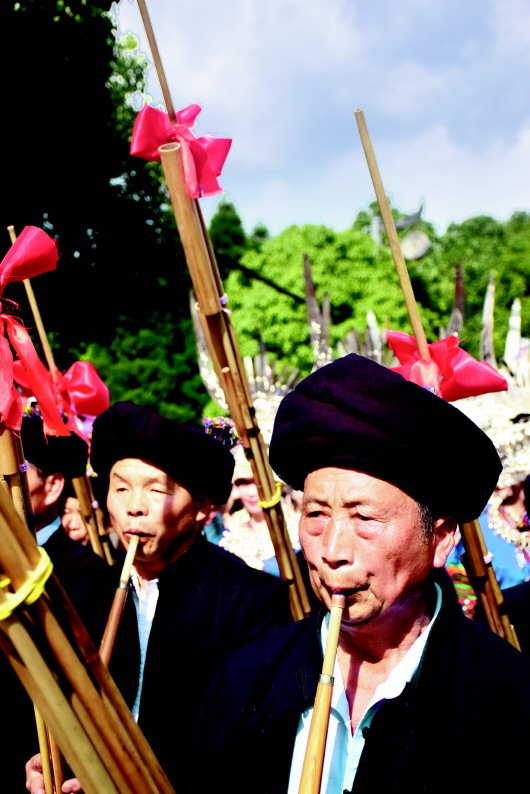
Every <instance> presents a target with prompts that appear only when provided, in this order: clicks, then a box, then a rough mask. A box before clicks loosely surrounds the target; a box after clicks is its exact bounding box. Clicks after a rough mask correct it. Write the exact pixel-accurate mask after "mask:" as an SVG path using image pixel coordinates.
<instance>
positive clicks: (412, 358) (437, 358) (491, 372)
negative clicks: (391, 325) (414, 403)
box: [387, 331, 508, 402]
mask: <svg viewBox="0 0 530 794" xmlns="http://www.w3.org/2000/svg"><path fill="white" fill-rule="evenodd" d="M387 340H388V346H389V347H390V349H391V350H392V351H393V352H394V353H395V354H396V356H397V357H398V359H399V362H400V364H401V366H399V367H391V369H393V370H394V372H399V373H400V374H401V375H403V377H404V378H406V379H407V380H411V381H413V382H414V383H418V384H419V385H420V386H423V385H427V384H425V383H423V382H421V378H422V370H421V367H422V366H425V365H427V366H428V365H429V362H425V361H422V360H421V357H420V354H419V351H418V345H417V342H416V339H415V338H414V337H413V336H411V335H410V334H405V333H403V332H402V331H387ZM429 350H430V353H431V357H432V362H431V363H433V362H434V364H435V365H436V366H437V368H438V371H439V373H440V374H439V387H440V395H441V397H443V399H444V400H447V401H448V402H454V400H461V399H463V398H464V397H475V396H477V395H478V394H488V393H489V392H497V391H506V389H507V388H508V383H507V381H506V379H505V378H503V377H502V375H501V374H500V373H499V372H497V370H496V369H495V367H492V366H491V364H488V363H487V362H485V361H477V360H476V359H475V358H473V356H470V355H469V353H466V352H465V350H462V349H461V348H460V347H458V340H457V338H456V336H447V337H446V338H445V339H440V340H439V341H438V342H433V343H432V344H430V345H429ZM427 387H428V385H427Z"/></svg>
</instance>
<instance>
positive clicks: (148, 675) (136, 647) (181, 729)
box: [85, 536, 292, 793]
mask: <svg viewBox="0 0 530 794" xmlns="http://www.w3.org/2000/svg"><path fill="white" fill-rule="evenodd" d="M120 568H121V565H120V564H119V563H118V565H116V566H114V569H109V571H108V572H107V575H106V576H105V577H100V580H99V583H98V588H97V592H95V593H94V592H92V599H91V603H92V614H91V615H90V616H89V617H86V618H85V622H86V623H87V627H88V628H89V630H90V632H91V634H92V636H93V638H94V639H95V640H96V641H97V642H99V639H100V637H101V636H102V632H103V629H104V626H105V622H106V618H107V615H108V611H109V608H110V602H111V599H112V597H113V593H114V590H115V588H116V586H117V583H118V579H119V573H120V570H119V569H120ZM109 584H111V585H112V587H110V588H109ZM158 586H159V597H158V603H157V607H156V612H155V617H154V620H153V624H152V628H151V633H150V635H149V643H148V647H147V656H146V661H145V669H144V680H143V689H142V699H141V702H140V716H139V725H140V727H141V728H142V730H143V732H144V734H145V736H146V738H147V740H148V741H149V743H150V744H151V746H152V748H153V750H154V752H155V755H156V756H157V758H158V760H159V762H160V763H161V765H162V767H163V769H164V770H165V772H166V774H167V775H168V776H169V778H170V779H171V781H172V782H173V785H174V786H175V788H176V789H177V791H179V792H183V793H184V792H186V791H188V789H187V788H186V785H187V782H186V781H187V776H188V770H189V764H190V758H189V753H190V750H191V737H192V736H193V732H194V729H195V720H196V715H197V711H198V703H199V701H200V700H201V699H202V697H203V695H204V693H205V691H206V688H207V686H208V684H209V682H210V680H211V678H212V677H213V675H214V673H215V672H216V671H217V669H218V668H219V666H220V664H221V663H222V662H223V661H224V660H225V658H226V657H227V656H228V655H229V654H230V653H233V652H234V651H236V650H238V649H240V648H242V647H243V646H244V645H245V644H247V643H249V642H252V641H253V640H255V639H256V638H257V637H259V636H260V635H261V634H263V633H265V632H266V631H268V630H269V629H271V628H272V627H274V626H281V625H284V624H286V623H291V622H292V616H291V612H290V607H289V596H288V592H287V585H286V584H285V583H284V582H282V581H281V580H279V579H277V578H276V577H274V576H270V575H268V574H265V573H262V572H261V571H256V570H254V569H253V568H249V567H248V566H247V565H246V564H245V563H243V562H242V561H241V560H240V559H239V558H238V557H235V556H234V555H232V554H229V553H228V552H226V551H224V550H223V549H220V548H219V547H218V546H214V545H213V544H211V543H208V541H206V540H205V539H204V538H203V537H202V536H199V537H198V538H197V540H196V541H195V542H194V544H193V546H192V547H191V548H190V549H189V550H188V551H187V552H186V553H185V554H184V555H183V556H182V557H181V558H180V559H179V560H177V561H176V562H175V563H173V564H172V565H169V566H168V567H167V568H166V569H165V570H164V571H163V572H162V573H161V575H160V577H159V584H158ZM93 589H94V588H93V586H92V584H91V586H90V590H91V591H93ZM88 597H89V593H88V590H87V598H88ZM139 666H140V644H139V637H138V628H137V620H136V609H135V606H134V601H133V598H132V596H131V594H129V597H128V599H127V602H126V606H125V610H124V614H123V618H122V621H121V625H120V628H119V632H118V636H117V639H116V645H115V649H114V654H113V657H112V662H111V665H110V671H111V673H112V675H113V677H114V678H115V680H116V683H117V684H118V687H119V688H120V690H121V692H122V694H123V696H124V698H125V700H126V701H127V703H128V705H129V706H130V707H132V705H133V703H134V700H135V696H136V691H137V686H138V676H139Z"/></svg>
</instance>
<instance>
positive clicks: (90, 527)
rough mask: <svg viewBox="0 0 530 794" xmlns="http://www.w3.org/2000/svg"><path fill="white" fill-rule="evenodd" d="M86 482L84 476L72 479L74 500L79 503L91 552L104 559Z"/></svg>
mask: <svg viewBox="0 0 530 794" xmlns="http://www.w3.org/2000/svg"><path fill="white" fill-rule="evenodd" d="M86 480H87V475H86V474H84V475H82V476H81V477H74V478H73V479H72V485H73V487H74V491H75V495H76V498H77V500H78V502H79V508H80V512H81V518H82V519H83V523H84V525H85V527H86V531H87V532H88V538H89V540H90V545H91V546H92V551H94V552H95V553H96V554H98V555H99V556H100V557H105V552H104V551H103V545H102V543H101V538H100V536H99V532H98V528H97V525H96V522H95V518H94V511H93V509H92V501H91V499H90V493H89V491H88V487H87V482H86Z"/></svg>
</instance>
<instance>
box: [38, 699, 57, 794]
mask: <svg viewBox="0 0 530 794" xmlns="http://www.w3.org/2000/svg"><path fill="white" fill-rule="evenodd" d="M35 723H36V725H37V738H38V741H39V752H40V757H41V763H42V777H43V778H44V790H45V792H46V794H56V791H57V786H56V785H55V774H54V770H53V763H52V757H51V756H52V753H51V748H50V736H49V732H48V729H47V728H46V725H45V724H44V720H43V719H42V717H41V715H40V713H39V710H38V709H35ZM61 782H62V781H61ZM59 788H60V786H59Z"/></svg>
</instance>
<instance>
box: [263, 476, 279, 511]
mask: <svg viewBox="0 0 530 794" xmlns="http://www.w3.org/2000/svg"><path fill="white" fill-rule="evenodd" d="M281 496H282V484H281V482H277V483H276V493H275V494H274V496H273V497H272V499H267V500H264V501H263V502H261V501H260V502H258V504H259V506H260V507H263V509H264V510H268V508H270V507H274V506H275V505H277V504H279V503H280V499H281Z"/></svg>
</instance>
